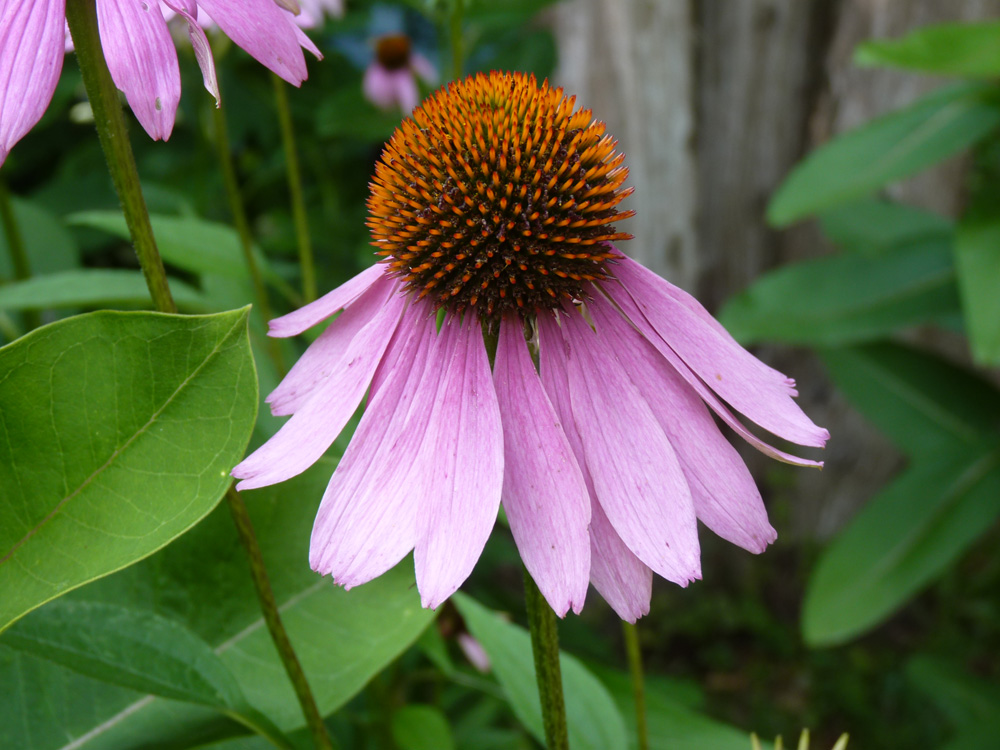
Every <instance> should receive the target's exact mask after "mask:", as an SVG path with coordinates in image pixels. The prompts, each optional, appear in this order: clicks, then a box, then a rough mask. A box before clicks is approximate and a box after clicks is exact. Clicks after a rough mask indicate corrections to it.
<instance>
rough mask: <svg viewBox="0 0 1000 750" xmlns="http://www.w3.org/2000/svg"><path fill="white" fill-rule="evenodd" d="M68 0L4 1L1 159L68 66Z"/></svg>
mask: <svg viewBox="0 0 1000 750" xmlns="http://www.w3.org/2000/svg"><path fill="white" fill-rule="evenodd" d="M65 25H66V3H65V0H33V2H12V0H5V2H4V3H3V4H2V5H0V164H3V163H4V161H5V160H6V159H7V154H8V153H9V152H10V150H11V148H13V146H14V144H15V143H17V142H18V141H19V140H21V138H23V137H24V135H25V134H26V133H27V132H28V131H29V130H31V129H32V128H33V127H34V126H35V124H36V123H37V122H38V121H39V120H40V119H42V115H43V114H45V109H46V108H47V107H48V106H49V102H50V101H51V100H52V94H53V92H54V91H55V90H56V84H57V83H58V82H59V73H60V72H61V71H62V63H63V54H64V52H63V49H64V40H65V32H64V30H63V29H64V27H65Z"/></svg>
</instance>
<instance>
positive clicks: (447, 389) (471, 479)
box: [390, 315, 504, 609]
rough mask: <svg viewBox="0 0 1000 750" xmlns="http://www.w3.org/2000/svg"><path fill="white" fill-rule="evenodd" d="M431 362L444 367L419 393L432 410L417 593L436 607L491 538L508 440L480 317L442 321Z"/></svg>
mask: <svg viewBox="0 0 1000 750" xmlns="http://www.w3.org/2000/svg"><path fill="white" fill-rule="evenodd" d="M430 323H431V325H433V324H434V318H433V317H431V318H430ZM428 369H429V370H434V369H437V370H441V371H442V372H441V376H440V379H439V381H438V383H437V387H436V390H435V391H431V390H430V389H428V390H427V391H424V392H423V394H422V396H421V398H424V399H429V400H430V403H431V405H432V409H433V411H432V413H431V415H430V418H429V423H428V426H427V430H426V434H425V436H424V441H423V445H422V447H421V450H420V453H419V455H418V456H417V459H416V466H415V467H414V468H415V469H416V470H418V471H420V472H421V473H422V478H421V480H420V481H421V482H422V483H423V482H425V483H426V494H425V495H424V496H423V497H421V498H420V504H421V510H420V513H419V515H418V517H417V542H416V548H415V549H414V551H413V562H414V565H415V567H416V573H417V588H418V589H419V590H420V600H421V602H422V603H423V605H424V606H425V607H430V608H431V609H434V608H436V607H437V606H438V605H440V604H441V603H442V602H443V601H444V600H445V599H447V598H448V597H449V596H451V595H452V594H453V593H455V590H456V589H457V588H458V587H459V586H461V585H462V583H463V582H464V581H465V579H466V578H468V577H469V574H470V573H471V572H472V568H473V567H474V566H475V564H476V561H477V560H479V556H480V555H481V554H482V553H483V547H485V546H486V540H487V539H489V536H490V532H491V531H492V529H493V525H494V523H495V522H496V518H497V511H498V510H499V508H500V490H501V488H502V486H503V479H504V441H503V430H502V428H501V426H500V409H499V407H498V405H497V394H496V392H495V391H494V389H493V381H492V378H491V375H490V361H489V357H488V356H487V355H486V347H485V346H484V345H483V333H482V329H481V328H480V325H479V321H478V319H476V318H475V316H472V315H468V316H466V320H465V322H464V323H461V322H459V321H458V320H457V319H455V318H452V319H450V320H447V321H446V322H445V323H444V324H443V325H442V326H441V331H440V333H439V334H438V335H437V337H436V340H435V342H434V347H433V349H432V351H431V361H430V362H429V364H428ZM390 460H392V459H390Z"/></svg>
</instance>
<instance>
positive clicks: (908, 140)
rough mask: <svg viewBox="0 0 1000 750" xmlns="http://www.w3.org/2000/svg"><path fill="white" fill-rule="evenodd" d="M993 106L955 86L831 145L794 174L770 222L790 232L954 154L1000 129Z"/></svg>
mask: <svg viewBox="0 0 1000 750" xmlns="http://www.w3.org/2000/svg"><path fill="white" fill-rule="evenodd" d="M995 99H996V94H995V91H994V89H993V87H992V86H989V85H987V84H964V85H960V86H954V87H950V88H946V89H943V90H941V91H936V92H934V93H932V94H930V95H928V96H926V97H924V98H922V99H920V100H919V101H917V102H916V103H915V104H912V105H911V106H909V107H907V108H905V109H901V110H899V111H896V112H893V113H891V114H888V115H885V116H884V117H880V118H878V119H876V120H873V121H872V122H870V123H867V124H866V125H863V126H861V127H860V128H857V129H856V130H852V131H850V132H848V133H845V134H843V135H840V136H838V137H836V138H835V139H834V140H832V141H830V142H829V143H827V144H825V145H824V146H822V147H820V148H819V149H817V150H816V151H814V152H813V153H812V154H810V155H809V156H808V157H806V159H805V161H803V162H802V163H800V164H799V165H798V166H797V167H795V169H794V170H792V173H791V174H790V175H789V176H788V177H787V178H786V179H785V181H784V182H783V183H782V184H781V187H779V188H778V191H777V192H776V193H775V195H774V197H773V198H772V200H771V203H770V205H769V206H768V210H767V218H768V221H770V222H771V223H772V224H774V225H777V226H784V225H787V224H791V223H792V222H794V221H796V220H798V219H801V218H804V217H806V216H809V215H810V214H814V213H817V212H820V211H825V210H827V209H829V208H831V207H833V206H836V205H838V204H841V203H846V202H848V201H852V200H855V199H857V198H861V197H862V196H865V195H867V194H869V193H871V192H873V191H875V190H877V189H878V188H880V187H882V186H884V185H886V184H888V183H890V182H893V181H895V180H898V179H900V178H902V177H906V176H907V175H910V174H913V173H915V172H918V171H920V170H921V169H925V168H926V167H929V166H931V165H932V164H934V163H936V162H938V161H941V160H942V159H945V158H947V157H949V156H951V155H953V154H956V153H958V152H959V151H961V150H962V149H964V148H967V147H968V146H970V145H972V144H973V143H975V142H976V141H978V140H980V139H981V138H983V137H984V136H985V135H986V134H988V133H989V132H990V131H991V130H993V129H994V128H996V127H997V126H998V125H1000V105H998V104H997V102H996V100H995Z"/></svg>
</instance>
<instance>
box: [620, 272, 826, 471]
mask: <svg viewBox="0 0 1000 750" xmlns="http://www.w3.org/2000/svg"><path fill="white" fill-rule="evenodd" d="M609 286H610V285H607V284H605V285H603V286H602V288H603V289H604V290H605V291H608V287H609ZM619 292H620V293H619V294H618V295H617V296H615V295H613V294H609V297H611V299H612V300H613V301H614V302H615V304H617V305H618V307H619V308H621V310H622V312H623V313H624V314H625V317H627V318H628V319H629V320H630V321H631V322H632V324H633V325H635V327H636V328H637V329H638V330H639V332H640V333H641V334H642V335H643V336H644V337H645V338H646V340H647V341H648V342H649V343H650V344H652V345H653V347H654V348H655V349H656V351H658V352H659V353H660V355H661V356H662V357H663V358H664V359H665V360H666V361H667V362H668V363H669V364H670V365H671V366H672V367H673V368H674V370H675V371H676V372H677V373H678V374H679V375H680V376H681V378H683V379H684V382H686V383H687V384H688V385H689V386H691V388H692V389H693V390H694V392H695V393H697V394H698V396H699V397H700V398H701V400H702V401H704V402H705V403H706V404H708V406H709V408H710V409H711V410H712V411H713V412H715V413H716V415H718V417H719V418H720V419H721V420H722V421H723V422H725V423H726V424H727V425H728V426H729V427H730V428H731V429H732V430H733V431H734V432H736V434H737V435H739V436H740V437H741V438H743V439H744V440H746V441H747V442H748V443H750V445H752V446H753V447H754V448H756V449H757V450H759V451H760V452H761V453H763V454H764V455H765V456H770V457H771V458H775V459H777V460H778V461H783V462H785V463H787V464H794V465H795V466H812V467H816V468H822V467H823V462H822V461H814V460H812V459H809V458H801V457H799V456H794V455H792V454H791V453H786V452H785V451H782V450H778V449H777V448H775V447H774V446H773V445H771V444H770V443H767V442H765V441H763V440H761V439H760V438H759V437H757V436H756V435H754V434H753V433H752V432H750V430H748V429H747V428H746V425H744V424H743V423H742V422H740V420H739V419H737V418H736V417H735V416H734V415H733V413H732V412H731V411H729V409H727V408H726V405H725V404H723V403H722V402H721V401H720V400H719V398H718V397H717V396H716V395H715V393H714V392H713V391H712V390H711V389H710V388H709V387H708V386H706V385H705V383H704V382H703V381H702V380H701V378H699V377H698V376H697V375H696V374H695V373H694V372H692V371H691V368H690V367H688V366H687V365H686V364H685V363H684V360H682V359H681V358H680V356H678V354H677V353H676V352H675V351H674V350H673V349H671V348H670V347H669V346H668V345H667V344H666V342H665V341H664V340H663V339H662V337H660V335H659V334H657V333H656V331H655V330H653V328H652V326H651V325H650V324H649V322H648V321H647V320H646V316H645V315H643V313H642V311H641V310H639V308H638V307H637V306H636V304H635V302H634V301H633V300H632V297H631V296H629V295H628V294H627V293H624V292H621V290H619Z"/></svg>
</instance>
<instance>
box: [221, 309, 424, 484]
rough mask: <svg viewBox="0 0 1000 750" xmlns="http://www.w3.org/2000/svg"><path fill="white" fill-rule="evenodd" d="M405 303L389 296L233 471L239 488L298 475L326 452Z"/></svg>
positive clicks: (366, 381) (357, 400) (362, 389)
mask: <svg viewBox="0 0 1000 750" xmlns="http://www.w3.org/2000/svg"><path fill="white" fill-rule="evenodd" d="M404 305H405V299H404V298H403V297H400V296H392V297H390V298H389V302H388V303H387V304H386V305H385V306H384V307H383V308H382V309H381V310H379V312H378V313H377V314H376V315H375V317H373V318H372V319H371V320H370V321H369V322H368V324H367V325H366V326H364V328H362V329H361V330H360V331H359V332H358V334H357V335H356V336H355V337H354V338H353V339H352V340H351V343H350V345H349V346H348V348H347V351H346V352H345V353H344V355H343V357H341V358H340V359H339V360H338V361H337V363H336V365H335V366H334V367H332V368H331V370H330V373H329V375H328V376H327V377H326V380H324V381H323V383H322V384H321V386H320V387H318V388H315V389H314V390H313V392H312V394H311V395H310V397H309V398H308V400H306V402H305V403H304V404H302V405H301V407H300V409H299V410H298V411H296V413H295V416H293V417H292V418H291V419H289V420H288V421H287V422H286V423H285V424H284V425H282V427H281V429H280V430H278V432H277V433H276V434H275V435H274V436H273V437H272V438H271V439H270V440H268V441H267V442H266V443H264V445H262V446H261V447H260V448H258V449H257V450H256V451H254V453H253V454H251V455H250V456H248V457H247V458H245V459H244V460H243V462H242V463H241V464H239V465H238V466H237V467H236V468H235V469H233V472H232V473H233V476H234V477H236V478H238V479H242V480H243V481H242V482H240V483H239V484H238V485H237V487H236V488H237V489H240V490H243V489H247V490H249V489H253V488H254V487H266V486H267V485H269V484H276V483H277V482H283V481H285V480H286V479H289V478H291V477H294V476H295V475H297V474H301V473H302V472H303V471H305V470H306V469H308V468H309V467H310V466H312V465H313V464H314V463H315V462H316V461H317V460H318V459H319V457H320V456H322V455H323V454H324V453H325V452H326V450H327V448H329V447H330V444H331V443H333V441H334V440H335V439H336V437H337V435H339V434H340V431H341V430H342V429H344V425H345V424H347V420H348V419H350V418H351V415H352V414H353V413H354V411H355V409H356V408H357V406H358V404H359V403H360V402H361V398H362V397H363V396H364V394H365V390H366V389H367V388H368V384H369V383H370V382H371V379H372V375H373V374H374V372H375V368H376V367H377V366H378V363H379V360H380V359H381V358H382V355H383V353H384V352H385V349H386V347H387V346H388V344H389V339H390V338H391V337H392V334H393V332H394V331H395V330H396V326H397V323H398V322H399V318H400V314H401V313H402V310H403V307H404Z"/></svg>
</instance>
